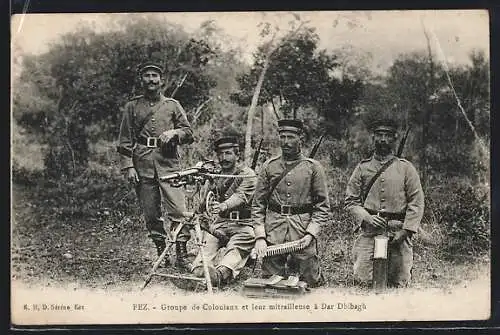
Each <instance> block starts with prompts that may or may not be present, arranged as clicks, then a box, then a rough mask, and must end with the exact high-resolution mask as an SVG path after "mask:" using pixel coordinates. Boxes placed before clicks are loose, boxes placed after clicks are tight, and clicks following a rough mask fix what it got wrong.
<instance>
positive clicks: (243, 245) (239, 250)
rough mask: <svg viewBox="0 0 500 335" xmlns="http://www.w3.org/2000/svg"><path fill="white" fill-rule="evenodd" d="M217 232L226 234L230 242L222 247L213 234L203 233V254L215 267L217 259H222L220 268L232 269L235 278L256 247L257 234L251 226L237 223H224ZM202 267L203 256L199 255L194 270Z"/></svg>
mask: <svg viewBox="0 0 500 335" xmlns="http://www.w3.org/2000/svg"><path fill="white" fill-rule="evenodd" d="M216 230H217V231H220V232H221V233H223V234H225V235H226V236H227V237H228V238H229V241H228V242H227V244H226V245H225V246H224V245H221V243H220V241H219V239H217V238H216V237H215V236H213V235H212V234H210V233H208V232H206V231H204V232H203V241H204V245H203V253H204V254H205V259H206V260H207V261H208V263H209V264H211V265H213V266H215V264H214V263H215V261H216V259H220V260H219V262H218V264H217V265H218V266H221V265H224V266H226V267H227V268H229V269H231V271H232V273H233V278H235V277H236V276H237V275H238V274H239V273H240V271H241V269H243V267H244V266H245V264H246V262H247V260H248V257H249V256H250V251H251V250H252V248H253V247H254V245H255V234H254V231H253V228H252V227H251V226H249V225H244V224H239V223H238V222H237V221H236V222H231V221H229V222H223V223H222V224H221V225H220V226H219V227H218V228H216ZM201 265H202V258H201V254H200V253H198V255H197V256H196V258H195V260H194V261H193V264H192V268H193V269H194V268H196V267H198V266H201Z"/></svg>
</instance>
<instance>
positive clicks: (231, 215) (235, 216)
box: [219, 209, 250, 220]
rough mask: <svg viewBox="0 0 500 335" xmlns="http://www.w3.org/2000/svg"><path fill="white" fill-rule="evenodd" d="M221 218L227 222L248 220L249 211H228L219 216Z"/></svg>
mask: <svg viewBox="0 0 500 335" xmlns="http://www.w3.org/2000/svg"><path fill="white" fill-rule="evenodd" d="M219 216H220V217H221V218H224V219H229V220H240V219H250V210H249V209H240V210H239V211H230V212H229V211H228V212H224V213H221V214H220V215H219Z"/></svg>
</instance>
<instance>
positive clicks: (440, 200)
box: [424, 178, 490, 260]
mask: <svg viewBox="0 0 500 335" xmlns="http://www.w3.org/2000/svg"><path fill="white" fill-rule="evenodd" d="M440 184H441V185H443V186H441V187H438V188H434V189H432V190H430V192H429V193H428V194H426V199H427V201H426V202H427V204H426V207H427V208H426V214H425V216H424V222H425V221H427V222H430V223H431V225H430V226H431V228H436V229H438V230H440V233H441V234H442V241H439V242H441V243H439V244H438V245H439V247H440V251H441V252H442V253H443V257H445V258H447V259H453V260H461V259H464V258H470V257H478V256H481V255H484V254H485V253H488V252H489V248H490V217H489V212H490V199H489V189H488V188H487V187H482V186H477V185H475V186H474V185H472V184H471V183H468V182H466V181H464V180H463V179H462V178H461V179H458V178H455V179H451V180H450V182H449V183H448V184H446V183H445V180H442V179H441V180H440ZM432 226H434V227H432ZM436 226H437V227H436Z"/></svg>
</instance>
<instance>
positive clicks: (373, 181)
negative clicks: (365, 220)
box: [353, 157, 398, 233]
mask: <svg viewBox="0 0 500 335" xmlns="http://www.w3.org/2000/svg"><path fill="white" fill-rule="evenodd" d="M397 159H398V158H397V157H392V158H391V159H389V160H388V161H387V162H386V163H385V164H384V165H382V167H381V168H380V170H378V171H377V173H375V175H374V176H373V177H372V179H370V181H369V182H368V184H367V185H366V186H367V187H366V191H365V192H363V193H362V194H361V203H362V204H363V205H364V204H365V201H366V198H367V197H368V194H369V193H370V191H371V190H372V187H373V184H375V182H376V181H377V179H378V177H380V175H381V174H382V173H383V172H384V171H385V170H387V168H388V167H389V166H391V165H392V163H394V162H395V161H396V160H397ZM361 224H362V223H360V224H359V225H357V226H356V228H355V229H354V231H353V232H354V233H356V232H357V231H358V230H359V229H360V228H361Z"/></svg>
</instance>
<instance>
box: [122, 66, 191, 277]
mask: <svg viewBox="0 0 500 335" xmlns="http://www.w3.org/2000/svg"><path fill="white" fill-rule="evenodd" d="M139 75H140V80H141V84H142V88H143V92H144V93H143V95H140V96H137V97H135V98H133V99H132V100H131V101H129V102H128V103H127V104H126V105H125V108H124V113H123V118H122V122H121V126H120V135H119V139H118V142H119V144H118V151H119V152H120V154H121V170H122V171H123V172H124V173H125V176H126V178H127V180H128V181H129V182H130V183H131V184H133V185H134V186H135V190H136V193H137V197H138V199H139V204H140V206H141V208H142V211H143V214H144V218H145V220H146V227H147V229H148V231H149V237H150V238H151V239H152V241H153V243H154V244H155V246H156V249H157V252H158V255H161V253H162V252H163V250H164V249H165V248H166V242H165V234H166V231H165V228H166V225H165V222H164V219H163V216H162V202H163V204H164V205H165V208H164V209H165V211H166V217H167V218H168V221H169V222H168V223H169V224H170V226H171V228H172V229H174V228H175V227H176V226H177V225H178V224H180V222H181V218H182V213H183V212H185V211H186V205H185V199H184V194H183V192H182V189H180V188H174V187H172V186H170V184H168V182H162V181H160V180H159V177H162V176H164V175H167V174H169V173H172V172H173V171H176V170H179V169H180V164H179V154H178V149H177V148H178V146H179V145H185V144H190V143H192V142H193V133H192V130H191V126H190V124H189V122H188V120H187V117H186V113H185V111H184V109H183V108H182V106H181V104H180V103H179V102H178V101H177V100H174V99H171V98H167V97H165V96H164V95H163V93H162V88H163V85H164V78H163V68H162V67H161V65H159V64H157V63H154V62H146V63H144V64H143V65H142V66H141V67H140V70H139ZM162 200H163V201H162ZM189 238H190V234H189V229H188V227H187V226H185V227H183V228H182V229H181V231H180V233H179V234H178V235H177V242H176V256H177V258H176V261H175V265H176V266H177V267H178V268H179V269H185V268H186V266H188V265H189V262H188V260H187V248H186V242H187V241H188V240H189ZM164 265H165V266H169V265H170V263H169V257H165V263H164Z"/></svg>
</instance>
